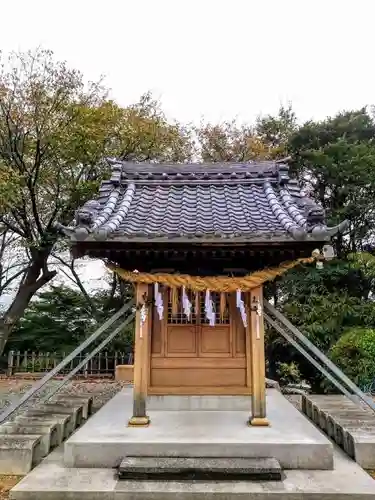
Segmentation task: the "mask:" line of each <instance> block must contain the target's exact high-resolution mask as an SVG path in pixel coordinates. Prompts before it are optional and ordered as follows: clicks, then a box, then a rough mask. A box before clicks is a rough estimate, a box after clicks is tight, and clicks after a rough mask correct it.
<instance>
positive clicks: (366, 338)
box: [330, 327, 375, 387]
mask: <svg viewBox="0 0 375 500" xmlns="http://www.w3.org/2000/svg"><path fill="white" fill-rule="evenodd" d="M330 356H331V359H332V361H334V362H335V363H336V364H337V365H338V366H339V367H340V368H341V369H342V370H343V371H344V373H345V374H346V375H347V376H348V377H349V378H351V379H352V380H353V381H354V382H355V383H356V384H357V385H359V386H360V387H364V386H365V385H368V384H371V383H372V382H373V381H374V379H375V329H371V328H359V327H358V328H352V329H350V330H348V331H347V332H346V333H345V334H344V335H342V337H341V338H340V339H339V340H338V341H337V342H336V343H335V344H334V345H333V346H332V348H331V350H330Z"/></svg>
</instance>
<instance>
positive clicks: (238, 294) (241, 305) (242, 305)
mask: <svg viewBox="0 0 375 500" xmlns="http://www.w3.org/2000/svg"><path fill="white" fill-rule="evenodd" d="M236 304H237V307H238V309H239V311H240V314H241V318H242V323H243V326H244V327H245V328H246V327H247V314H246V307H245V302H244V301H243V300H242V294H241V290H237V292H236Z"/></svg>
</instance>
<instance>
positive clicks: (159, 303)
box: [154, 283, 164, 321]
mask: <svg viewBox="0 0 375 500" xmlns="http://www.w3.org/2000/svg"><path fill="white" fill-rule="evenodd" d="M154 297H155V306H156V310H157V312H158V315H159V319H160V321H161V320H162V319H163V315H164V304H163V296H162V294H161V293H160V292H159V283H155V284H154Z"/></svg>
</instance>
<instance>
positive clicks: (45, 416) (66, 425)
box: [14, 412, 74, 442]
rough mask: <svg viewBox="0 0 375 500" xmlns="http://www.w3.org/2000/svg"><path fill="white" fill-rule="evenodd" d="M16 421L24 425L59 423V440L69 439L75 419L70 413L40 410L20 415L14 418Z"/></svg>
mask: <svg viewBox="0 0 375 500" xmlns="http://www.w3.org/2000/svg"><path fill="white" fill-rule="evenodd" d="M14 421H15V422H17V423H19V424H24V425H33V424H37V425H45V424H55V425H57V429H58V439H59V442H62V441H63V440H64V439H67V438H68V437H69V436H70V435H71V434H72V432H73V431H74V429H73V426H72V424H73V421H72V417H71V416H70V415H56V414H51V413H40V412H38V413H37V414H36V415H30V414H29V415H19V416H18V417H16V418H15V419H14Z"/></svg>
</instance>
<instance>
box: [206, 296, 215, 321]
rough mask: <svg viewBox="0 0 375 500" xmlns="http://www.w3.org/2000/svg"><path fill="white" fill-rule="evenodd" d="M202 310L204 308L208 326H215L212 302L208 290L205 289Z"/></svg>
mask: <svg viewBox="0 0 375 500" xmlns="http://www.w3.org/2000/svg"><path fill="white" fill-rule="evenodd" d="M204 310H205V313H206V318H207V319H208V322H209V324H210V326H215V319H216V318H215V311H214V305H213V302H212V300H211V293H210V290H206V298H205V302H204Z"/></svg>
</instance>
